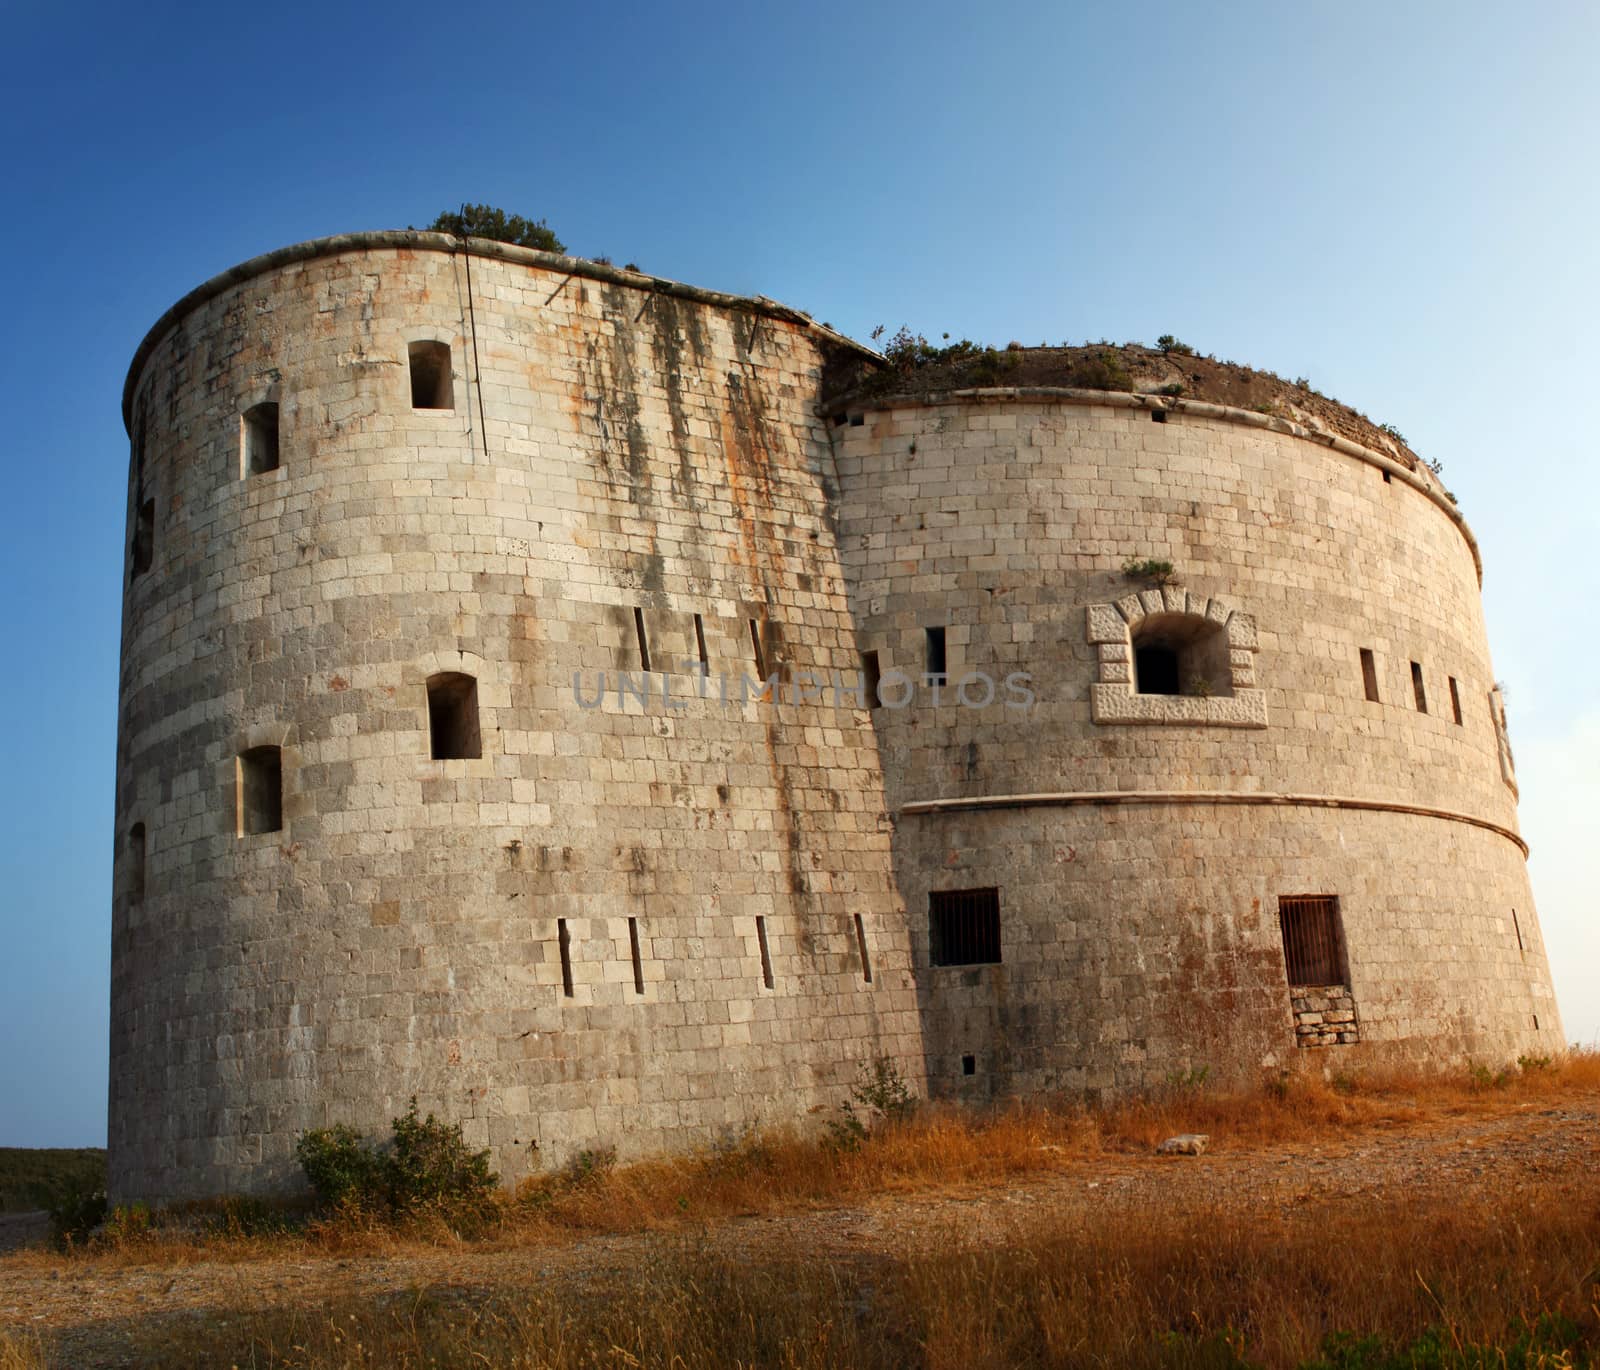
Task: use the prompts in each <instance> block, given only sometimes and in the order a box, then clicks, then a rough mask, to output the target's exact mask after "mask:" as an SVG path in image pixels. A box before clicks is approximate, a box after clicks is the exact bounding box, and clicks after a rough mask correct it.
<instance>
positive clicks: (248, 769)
mask: <svg viewBox="0 0 1600 1370" xmlns="http://www.w3.org/2000/svg"><path fill="white" fill-rule="evenodd" d="M234 791H235V793H234V799H235V807H236V812H237V835H238V836H240V837H244V836H246V835H248V834H252V833H262V832H281V831H283V754H282V752H281V751H280V750H279V749H278V748H277V747H251V748H250V749H249V750H248V751H244V752H240V753H239V755H238V757H237V758H236V760H235V762H234Z"/></svg>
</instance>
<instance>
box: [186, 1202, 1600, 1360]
mask: <svg viewBox="0 0 1600 1370" xmlns="http://www.w3.org/2000/svg"><path fill="white" fill-rule="evenodd" d="M1138 1219H1139V1220H1138V1222H1137V1223H1130V1222H1129V1220H1128V1215H1127V1214H1126V1213H1123V1214H1116V1213H1113V1212H1111V1211H1109V1210H1098V1211H1090V1212H1088V1213H1086V1214H1085V1215H1083V1216H1081V1217H1079V1218H1077V1219H1075V1220H1069V1221H1070V1225H1068V1226H1063V1225H1062V1224H1061V1223H1060V1222H1059V1221H1058V1222H1057V1224H1056V1225H1055V1226H1053V1227H1045V1226H1041V1227H1040V1228H1039V1229H1038V1230H1035V1231H1031V1232H1024V1233H1023V1234H1022V1235H1021V1236H1019V1237H1018V1238H1017V1239H1015V1240H1014V1241H1012V1242H1011V1243H1009V1244H1008V1245H1006V1246H1005V1247H1003V1248H1001V1249H997V1250H987V1251H985V1250H972V1249H965V1250H964V1249H962V1245H961V1243H960V1241H959V1234H957V1233H954V1232H952V1234H951V1238H952V1240H951V1243H950V1245H949V1246H948V1247H947V1248H946V1249H944V1250H941V1251H938V1252H933V1253H929V1254H926V1255H923V1256H919V1257H917V1258H915V1259H912V1260H909V1261H894V1262H890V1261H878V1262H868V1261H859V1262H851V1263H848V1264H844V1263H825V1262H818V1261H809V1262H807V1261H802V1260H798V1259H792V1258H790V1259H784V1258H774V1259H772V1260H770V1261H766V1262H759V1261H758V1262H748V1261H737V1260H733V1259H730V1258H729V1257H727V1256H726V1255H723V1254H719V1253H718V1252H717V1251H716V1250H715V1249H714V1248H712V1247H709V1246H705V1245H702V1244H701V1243H700V1242H699V1241H698V1240H695V1239H685V1238H682V1237H676V1236H667V1237H662V1238H659V1239H657V1240H655V1241H653V1242H652V1243H651V1244H650V1246H649V1248H648V1249H649V1253H650V1254H649V1255H648V1256H647V1258H646V1259H645V1260H644V1261H642V1262H641V1263H640V1264H639V1265H637V1266H636V1267H634V1268H631V1269H629V1270H628V1271H627V1272H626V1273H625V1274H622V1275H617V1276H613V1277H610V1278H609V1279H608V1280H602V1281H596V1282H592V1283H590V1284H588V1285H586V1286H582V1287H573V1285H572V1284H571V1283H570V1282H568V1283H565V1284H558V1285H555V1286H553V1287H544V1288H531V1289H515V1290H512V1289H499V1290H495V1291H479V1292H476V1293H472V1294H463V1293H462V1292H461V1291H453V1290H433V1291H411V1292H409V1293H407V1294H404V1295H399V1296H396V1297H394V1298H391V1299H388V1300H385V1301H366V1302H360V1303H348V1304H343V1305H339V1306H335V1307H332V1308H305V1309H301V1310H296V1311H294V1312H281V1311H280V1312H273V1313H268V1314H262V1315H257V1316H246V1317H243V1318H240V1319H238V1320H236V1321H234V1322H233V1323H231V1324H229V1325H221V1324H219V1323H215V1322H213V1323H211V1324H208V1325H204V1326H200V1327H195V1328H191V1329H188V1330H183V1331H173V1330H171V1329H168V1330H167V1331H165V1332H163V1333H162V1340H161V1342H160V1344H159V1363H160V1364H162V1365H164V1366H173V1367H184V1366H212V1365H237V1366H249V1367H259V1368H262V1370H264V1368H265V1367H307V1368H308V1370H309V1368H311V1367H316V1368H317V1370H332V1367H341V1368H343V1367H379V1366H381V1367H386V1370H413V1368H416V1370H420V1368H421V1367H434V1366H439V1367H454V1366H469V1365H477V1366H483V1365H493V1366H506V1367H559V1368H561V1370H565V1368H566V1367H574V1368H576V1367H580V1366H585V1367H593V1366H618V1367H623V1366H626V1367H637V1366H652V1367H653V1366H661V1367H693V1366H734V1365H740V1366H744V1365H773V1366H784V1367H813V1366H816V1367H823V1366H859V1367H865V1370H876V1368H877V1367H884V1368H885V1370H887V1368H888V1367H898V1366H913V1367H927V1368H928V1370H966V1367H974V1366H1000V1365H1008V1366H1023V1367H1026V1366H1115V1367H1145V1366H1150V1367H1156V1366H1179V1365H1185V1366H1188V1365H1201V1366H1207V1365H1211V1366H1244V1365H1258V1366H1271V1367H1276V1366H1298V1365H1303V1364H1306V1363H1308V1361H1309V1360H1310V1359H1311V1358H1314V1357H1316V1356H1317V1355H1318V1352H1319V1348H1321V1347H1322V1346H1323V1345H1324V1342H1325V1340H1326V1339H1327V1338H1328V1337H1329V1336H1330V1335H1331V1334H1337V1333H1346V1334H1355V1335H1358V1336H1369V1337H1373V1338H1376V1339H1377V1342H1378V1343H1379V1344H1380V1345H1381V1347H1382V1348H1383V1349H1384V1351H1383V1354H1384V1355H1385V1356H1387V1355H1388V1354H1389V1353H1391V1352H1394V1351H1396V1350H1397V1349H1399V1348H1407V1349H1408V1358H1405V1359H1380V1358H1379V1356H1378V1354H1377V1353H1376V1351H1373V1352H1372V1353H1371V1354H1369V1355H1366V1356H1362V1357H1354V1356H1351V1355H1346V1357H1345V1358H1344V1359H1342V1360H1339V1361H1336V1362H1334V1364H1336V1365H1339V1366H1357V1365H1372V1366H1389V1367H1400V1366H1413V1365H1415V1366H1440V1367H1443V1366H1457V1365H1459V1366H1480V1365H1482V1366H1487V1365H1495V1366H1503V1365H1514V1366H1531V1365H1543V1366H1550V1367H1558V1366H1572V1365H1588V1364H1592V1363H1593V1362H1594V1357H1595V1354H1596V1352H1597V1351H1600V1307H1597V1298H1600V1177H1597V1176H1596V1175H1595V1174H1593V1173H1585V1174H1582V1175H1579V1176H1575V1177H1573V1178H1572V1179H1570V1180H1568V1181H1564V1182H1561V1183H1553V1182H1547V1183H1543V1184H1540V1185H1537V1186H1530V1187H1528V1188H1526V1189H1524V1190H1522V1191H1519V1192H1518V1193H1516V1194H1515V1195H1514V1196H1513V1197H1511V1198H1509V1199H1500V1198H1497V1196H1495V1195H1493V1194H1490V1193H1488V1192H1480V1193H1473V1194H1465V1195H1449V1196H1443V1195H1441V1196H1434V1197H1431V1198H1428V1199H1425V1200H1423V1201H1422V1202H1421V1203H1420V1204H1419V1203H1397V1202H1395V1201H1389V1202H1386V1203H1367V1204H1363V1205H1346V1206H1339V1207H1330V1208H1324V1209H1321V1210H1319V1211H1316V1212H1302V1213H1298V1214H1295V1215H1293V1216H1292V1217H1289V1218H1283V1217H1275V1216H1273V1215H1271V1214H1266V1213H1261V1212H1255V1213H1249V1212H1244V1213H1241V1212H1238V1211H1234V1210H1219V1211H1216V1212H1208V1213H1203V1214H1200V1215H1198V1216H1196V1215H1186V1216H1185V1215H1173V1214H1163V1213H1160V1212H1141V1213H1139V1214H1138ZM1541 1319H1544V1320H1545V1330H1544V1332H1543V1333H1542V1334H1541V1337H1540V1341H1541V1342H1542V1346H1541V1347H1540V1349H1539V1353H1538V1354H1535V1355H1532V1356H1527V1355H1519V1354H1518V1353H1517V1347H1516V1343H1517V1339H1518V1338H1519V1337H1521V1336H1524V1335H1525V1333H1526V1329H1527V1328H1528V1327H1530V1326H1533V1325H1536V1324H1538V1323H1539V1322H1540V1320H1541ZM1552 1319H1555V1320H1557V1321H1554V1322H1552V1321H1551V1320H1552ZM1419 1342H1420V1345H1421V1349H1420V1350H1419V1349H1418V1346H1419ZM1430 1347H1431V1348H1432V1349H1431V1350H1429V1349H1428V1348H1430ZM1425 1351H1426V1352H1427V1354H1424V1352H1425ZM1413 1353H1414V1354H1415V1357H1416V1358H1415V1359H1412V1358H1410V1355H1411V1354H1413Z"/></svg>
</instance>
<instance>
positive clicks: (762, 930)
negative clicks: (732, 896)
mask: <svg viewBox="0 0 1600 1370" xmlns="http://www.w3.org/2000/svg"><path fill="white" fill-rule="evenodd" d="M756 943H757V945H758V946H759V947H760V948H761V983H762V984H763V985H765V986H766V987H767V988H768V989H771V988H772V950H771V948H770V947H768V946H767V920H766V919H765V918H764V917H762V915H761V914H759V913H758V914H757V915H756Z"/></svg>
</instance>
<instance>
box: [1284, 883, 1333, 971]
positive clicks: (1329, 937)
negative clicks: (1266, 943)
mask: <svg viewBox="0 0 1600 1370" xmlns="http://www.w3.org/2000/svg"><path fill="white" fill-rule="evenodd" d="M1278 922H1279V924H1280V925H1281V926H1282V928H1283V963H1284V968H1285V970H1286V971H1287V972H1288V976H1289V984H1290V985H1291V986H1295V987H1298V986H1302V985H1342V984H1344V983H1345V973H1344V946H1343V941H1344V939H1343V937H1342V935H1341V932H1340V927H1339V899H1338V896H1337V895H1332V894H1294V895H1289V894H1285V895H1280V896H1279V897H1278Z"/></svg>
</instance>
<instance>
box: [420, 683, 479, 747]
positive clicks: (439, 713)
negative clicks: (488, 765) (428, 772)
mask: <svg viewBox="0 0 1600 1370" xmlns="http://www.w3.org/2000/svg"><path fill="white" fill-rule="evenodd" d="M428 738H429V743H430V751H431V755H432V756H433V759H434V760H435V761H462V760H469V759H471V758H473V757H479V756H482V755H483V737H482V734H481V733H480V732H479V728H478V682H477V681H476V680H475V679H473V677H471V676H469V675H461V674H460V673H458V672H456V671H443V672H441V673H440V674H438V675H435V676H429V677H428Z"/></svg>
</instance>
